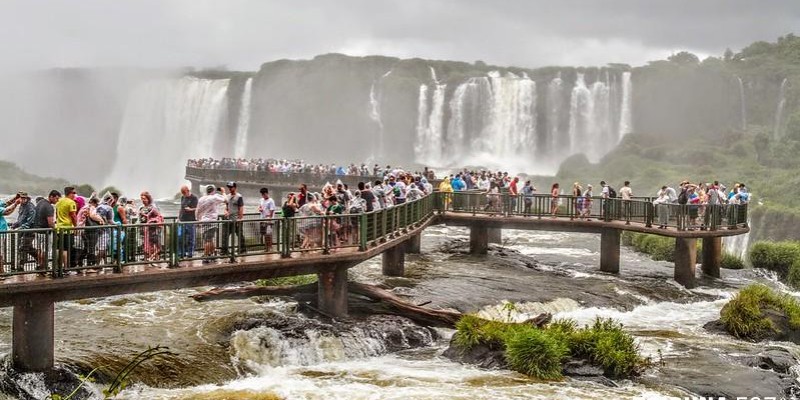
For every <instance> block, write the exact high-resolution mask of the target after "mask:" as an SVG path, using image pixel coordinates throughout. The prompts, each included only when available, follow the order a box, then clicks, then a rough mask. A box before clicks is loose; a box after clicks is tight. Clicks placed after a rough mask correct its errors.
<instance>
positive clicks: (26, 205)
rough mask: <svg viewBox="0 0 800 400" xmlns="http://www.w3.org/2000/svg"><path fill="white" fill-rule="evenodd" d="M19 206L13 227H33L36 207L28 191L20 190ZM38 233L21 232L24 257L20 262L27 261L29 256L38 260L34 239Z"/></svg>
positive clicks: (20, 248)
mask: <svg viewBox="0 0 800 400" xmlns="http://www.w3.org/2000/svg"><path fill="white" fill-rule="evenodd" d="M18 194H19V206H18V207H17V221H16V222H14V223H13V224H11V229H23V230H24V229H31V228H33V223H34V221H35V219H36V208H35V207H34V205H33V203H31V197H30V196H28V193H26V192H19V193H18ZM35 238H36V235H35V234H34V233H32V232H22V233H20V234H19V240H20V244H19V252H20V253H21V254H20V256H21V257H22V258H21V259H20V260H17V262H18V263H20V264H24V263H25V262H27V258H28V256H31V258H33V259H34V260H36V249H35V248H34V244H33V241H34V239H35Z"/></svg>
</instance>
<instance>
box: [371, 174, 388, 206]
mask: <svg viewBox="0 0 800 400" xmlns="http://www.w3.org/2000/svg"><path fill="white" fill-rule="evenodd" d="M372 194H373V195H374V196H375V202H374V204H375V205H374V206H373V209H374V210H382V209H384V208H386V188H384V186H383V181H380V180H377V181H375V186H373V187H372Z"/></svg>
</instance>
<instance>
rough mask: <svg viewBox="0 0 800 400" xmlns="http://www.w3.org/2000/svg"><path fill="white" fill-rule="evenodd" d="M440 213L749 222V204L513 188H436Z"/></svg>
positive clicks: (667, 223)
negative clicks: (533, 192)
mask: <svg viewBox="0 0 800 400" xmlns="http://www.w3.org/2000/svg"><path fill="white" fill-rule="evenodd" d="M435 195H436V196H437V199H436V207H437V210H438V211H439V212H457V213H469V214H472V215H479V214H488V215H501V216H523V217H533V218H539V219H541V218H569V219H570V220H587V221H591V220H600V221H604V222H612V221H619V222H624V223H626V224H631V223H638V224H643V225H645V226H646V227H652V226H657V227H666V228H675V229H677V230H679V231H686V230H711V231H715V230H718V229H723V228H727V229H737V228H745V227H747V211H748V210H747V204H727V205H725V204H718V205H693V204H654V203H653V199H652V198H648V197H636V198H632V199H631V200H622V199H620V198H613V199H603V198H601V197H591V198H586V197H576V196H570V195H559V196H551V195H542V194H536V195H532V196H524V195H517V196H512V195H510V194H508V193H498V194H487V193H485V192H476V191H464V192H450V193H436V194H435Z"/></svg>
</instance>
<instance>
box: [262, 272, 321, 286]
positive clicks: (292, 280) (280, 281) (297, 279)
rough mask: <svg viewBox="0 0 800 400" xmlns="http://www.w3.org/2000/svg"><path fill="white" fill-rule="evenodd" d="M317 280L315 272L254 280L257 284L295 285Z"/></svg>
mask: <svg viewBox="0 0 800 400" xmlns="http://www.w3.org/2000/svg"><path fill="white" fill-rule="evenodd" d="M316 281H317V275H316V274H310V275H295V276H282V277H280V278H269V279H259V280H257V281H256V285H258V286H297V285H307V284H309V283H314V282H316Z"/></svg>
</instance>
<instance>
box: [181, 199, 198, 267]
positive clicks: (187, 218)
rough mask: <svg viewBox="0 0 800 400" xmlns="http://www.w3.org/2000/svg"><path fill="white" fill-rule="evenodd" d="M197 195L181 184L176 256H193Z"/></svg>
mask: <svg viewBox="0 0 800 400" xmlns="http://www.w3.org/2000/svg"><path fill="white" fill-rule="evenodd" d="M198 201H199V199H198V198H197V196H195V195H194V193H192V191H191V190H189V187H188V186H186V185H183V186H181V208H180V209H179V210H178V221H179V222H185V224H178V232H177V233H178V257H179V258H192V257H194V247H195V227H196V226H195V224H194V222H196V221H197V202H198Z"/></svg>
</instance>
